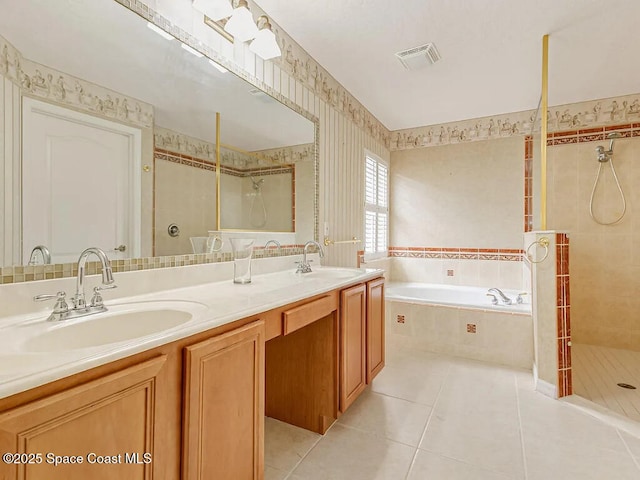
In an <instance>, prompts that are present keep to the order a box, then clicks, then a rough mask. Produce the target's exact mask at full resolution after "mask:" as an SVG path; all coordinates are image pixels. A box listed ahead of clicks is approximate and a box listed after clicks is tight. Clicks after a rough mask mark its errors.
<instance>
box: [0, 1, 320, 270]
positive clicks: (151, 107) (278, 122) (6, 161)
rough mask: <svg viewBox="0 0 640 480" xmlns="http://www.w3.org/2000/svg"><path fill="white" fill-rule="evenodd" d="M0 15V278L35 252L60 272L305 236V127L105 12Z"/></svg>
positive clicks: (44, 8) (71, 9)
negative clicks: (214, 245)
mask: <svg viewBox="0 0 640 480" xmlns="http://www.w3.org/2000/svg"><path fill="white" fill-rule="evenodd" d="M0 3H1V4H2V5H0V10H1V11H2V15H1V16H0V82H2V83H1V84H0V87H1V86H4V95H3V96H1V97H2V98H1V99H0V119H4V120H3V121H0V155H2V158H1V160H2V165H3V166H4V168H3V169H2V172H3V173H2V185H3V193H4V198H5V203H4V204H3V205H2V208H3V211H4V214H5V217H6V218H5V220H4V223H3V226H2V228H3V231H2V232H1V233H3V235H0V251H2V257H1V259H2V261H1V263H0V265H5V266H12V265H25V264H27V263H28V262H29V261H30V260H32V261H34V262H35V263H42V258H41V257H42V255H41V252H39V251H38V252H37V255H35V256H34V258H30V257H31V255H30V254H31V251H32V249H33V248H34V247H36V246H37V245H44V246H46V247H47V249H48V250H49V251H50V253H51V256H52V258H51V263H66V262H73V261H75V260H77V258H78V254H79V252H80V251H82V250H83V249H84V248H86V247H88V246H100V247H101V248H103V249H104V250H105V251H107V253H108V254H109V256H110V258H112V259H118V258H120V259H122V258H131V257H148V256H165V255H179V254H190V253H198V252H197V251H194V243H193V242H192V241H191V239H192V238H198V237H206V236H208V235H210V232H213V231H225V230H234V231H238V230H241V231H257V232H278V233H279V234H282V235H284V234H285V233H286V234H288V235H289V236H286V235H285V236H284V237H283V238H286V239H287V240H289V239H290V241H288V242H287V243H301V242H302V243H304V241H306V240H308V239H310V238H313V237H314V235H315V233H316V232H317V218H316V217H317V212H316V206H315V202H314V200H315V198H317V189H318V185H317V178H316V177H317V175H316V172H317V168H316V165H315V162H316V158H317V155H316V152H315V148H316V147H315V145H316V138H315V135H316V132H317V125H316V123H314V122H313V121H312V120H310V119H309V118H306V117H305V116H304V115H301V114H300V113H298V112H296V111H294V110H293V109H291V108H289V107H288V106H286V105H284V104H283V103H280V102H279V101H277V100H276V99H274V98H273V97H271V96H269V95H267V94H266V93H264V92H263V91H262V90H260V89H258V88H256V87H255V86H254V85H252V84H250V83H248V82H246V81H245V80H243V79H241V78H239V77H238V76H236V75H235V74H233V73H232V72H229V71H225V70H224V69H222V68H220V66H219V65H217V64H215V63H214V62H212V61H211V60H209V59H208V58H207V57H203V56H201V55H198V54H197V53H198V52H196V51H193V50H189V49H187V48H184V46H183V44H182V43H181V42H179V41H178V40H177V39H175V38H173V37H171V36H166V35H165V36H163V35H162V33H164V32H162V31H158V30H157V29H156V30H154V29H152V28H150V27H149V25H148V23H147V21H146V20H145V19H143V18H142V17H140V16H139V15H137V14H135V13H134V12H132V11H131V10H129V9H127V8H125V7H123V6H122V5H120V4H119V3H118V2H116V1H115V0H68V1H65V2H51V1H49V0H21V1H20V2H14V1H13V0H0ZM0 91H3V89H0ZM216 116H217V117H218V119H219V121H218V129H217V128H216ZM216 142H218V148H216V146H217V143H216ZM218 152H219V153H218ZM7 198H10V199H11V200H8V201H7V200H6V199H7ZM9 216H10V217H11V218H10V219H9V218H8V217H9ZM285 241H286V240H285Z"/></svg>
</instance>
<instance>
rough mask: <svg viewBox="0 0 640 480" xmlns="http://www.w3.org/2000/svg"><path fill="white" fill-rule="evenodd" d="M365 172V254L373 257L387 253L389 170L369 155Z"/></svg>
mask: <svg viewBox="0 0 640 480" xmlns="http://www.w3.org/2000/svg"><path fill="white" fill-rule="evenodd" d="M364 171H365V174H364V192H365V193H364V215H365V221H364V252H365V254H367V255H368V256H371V255H375V254H377V253H385V252H386V251H387V241H388V240H387V239H388V238H389V168H388V167H387V165H385V163H384V162H383V161H382V160H381V159H379V158H377V157H376V156H374V155H372V154H370V153H367V154H366V157H365V168H364Z"/></svg>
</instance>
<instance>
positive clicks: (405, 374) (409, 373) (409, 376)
mask: <svg viewBox="0 0 640 480" xmlns="http://www.w3.org/2000/svg"><path fill="white" fill-rule="evenodd" d="M448 369H449V365H446V364H440V363H439V364H438V365H436V366H430V365H429V364H428V362H414V363H409V362H407V363H406V364H405V365H404V366H391V365H387V366H386V367H385V368H384V369H383V370H382V371H381V372H380V373H379V374H378V376H377V377H376V378H375V379H374V381H373V382H372V385H371V389H372V390H373V391H374V392H378V393H382V394H385V395H389V396H392V397H396V398H401V399H403V400H409V401H410V402H415V403H421V404H423V405H429V406H433V404H434V403H435V400H436V398H437V396H438V393H439V392H440V388H441V387H442V383H443V382H444V379H445V378H446V376H447V371H448Z"/></svg>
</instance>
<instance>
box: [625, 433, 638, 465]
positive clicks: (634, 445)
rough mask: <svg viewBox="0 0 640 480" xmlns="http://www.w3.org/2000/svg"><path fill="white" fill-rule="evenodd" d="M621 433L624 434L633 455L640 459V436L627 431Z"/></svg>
mask: <svg viewBox="0 0 640 480" xmlns="http://www.w3.org/2000/svg"><path fill="white" fill-rule="evenodd" d="M620 435H621V436H622V440H624V443H625V444H626V445H627V447H628V448H629V451H630V452H631V455H633V456H634V457H636V458H637V459H640V438H638V437H634V436H632V435H629V434H628V433H626V432H620Z"/></svg>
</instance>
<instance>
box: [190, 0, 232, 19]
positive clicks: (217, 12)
mask: <svg viewBox="0 0 640 480" xmlns="http://www.w3.org/2000/svg"><path fill="white" fill-rule="evenodd" d="M193 8H195V9H196V10H198V11H199V12H201V13H203V14H205V15H206V16H207V17H209V18H210V19H211V20H213V21H218V20H222V19H223V18H227V17H230V16H231V15H232V14H233V7H232V6H231V2H229V0H193Z"/></svg>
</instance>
